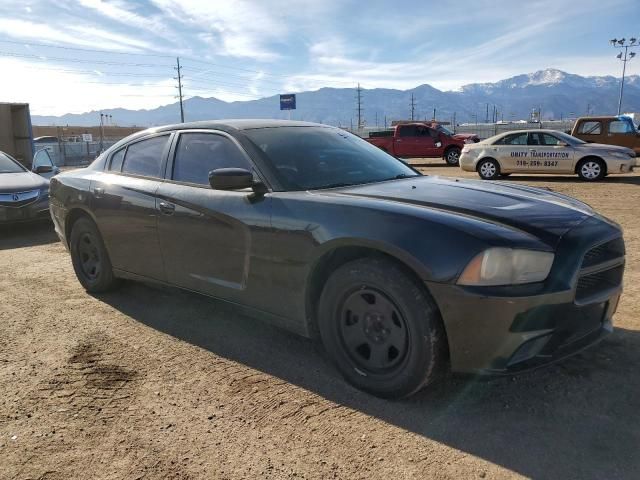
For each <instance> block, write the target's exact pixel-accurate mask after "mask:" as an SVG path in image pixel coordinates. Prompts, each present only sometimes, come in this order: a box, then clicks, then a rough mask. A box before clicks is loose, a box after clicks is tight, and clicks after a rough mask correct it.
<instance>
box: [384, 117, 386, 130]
mask: <svg viewBox="0 0 640 480" xmlns="http://www.w3.org/2000/svg"><path fill="white" fill-rule="evenodd" d="M384 128H387V116H386V115H385V116H384Z"/></svg>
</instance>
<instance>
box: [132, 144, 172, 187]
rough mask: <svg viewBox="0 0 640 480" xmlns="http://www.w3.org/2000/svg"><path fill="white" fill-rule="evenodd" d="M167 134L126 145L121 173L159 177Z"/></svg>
mask: <svg viewBox="0 0 640 480" xmlns="http://www.w3.org/2000/svg"><path fill="white" fill-rule="evenodd" d="M168 139H169V135H162V136H158V137H153V138H149V139H146V140H141V141H139V142H136V143H132V144H131V145H129V146H128V147H127V153H126V154H125V156H124V162H123V165H122V173H130V174H132V175H142V176H144V177H154V178H160V177H161V176H162V172H161V168H162V154H163V152H164V148H165V146H166V145H167V140H168Z"/></svg>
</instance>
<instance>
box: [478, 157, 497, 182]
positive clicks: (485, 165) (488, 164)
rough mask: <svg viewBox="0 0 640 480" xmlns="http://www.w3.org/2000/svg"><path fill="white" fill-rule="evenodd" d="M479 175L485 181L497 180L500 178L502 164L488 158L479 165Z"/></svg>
mask: <svg viewBox="0 0 640 480" xmlns="http://www.w3.org/2000/svg"><path fill="white" fill-rule="evenodd" d="M478 175H480V178H482V179H483V180H495V179H496V178H498V177H499V176H500V164H499V163H498V162H497V161H496V160H494V159H493V158H486V159H484V160H481V161H480V163H478Z"/></svg>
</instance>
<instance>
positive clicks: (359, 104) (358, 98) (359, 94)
mask: <svg viewBox="0 0 640 480" xmlns="http://www.w3.org/2000/svg"><path fill="white" fill-rule="evenodd" d="M356 101H357V108H358V130H361V129H362V127H363V125H362V88H360V84H359V83H358V88H356Z"/></svg>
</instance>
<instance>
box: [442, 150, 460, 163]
mask: <svg viewBox="0 0 640 480" xmlns="http://www.w3.org/2000/svg"><path fill="white" fill-rule="evenodd" d="M444 159H445V161H446V162H447V165H451V166H452V167H455V166H458V165H460V149H459V148H458V147H453V148H450V149H449V150H447V151H446V152H445V153H444Z"/></svg>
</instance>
